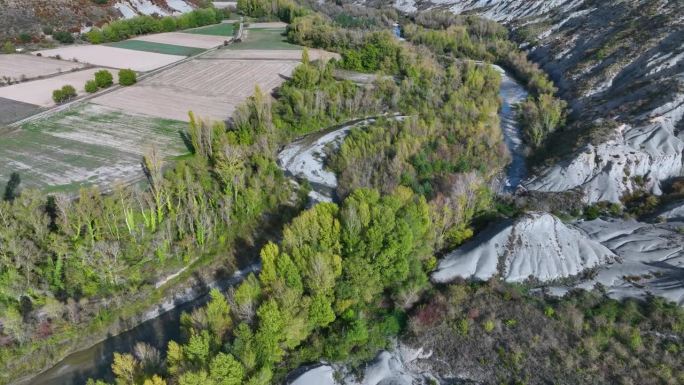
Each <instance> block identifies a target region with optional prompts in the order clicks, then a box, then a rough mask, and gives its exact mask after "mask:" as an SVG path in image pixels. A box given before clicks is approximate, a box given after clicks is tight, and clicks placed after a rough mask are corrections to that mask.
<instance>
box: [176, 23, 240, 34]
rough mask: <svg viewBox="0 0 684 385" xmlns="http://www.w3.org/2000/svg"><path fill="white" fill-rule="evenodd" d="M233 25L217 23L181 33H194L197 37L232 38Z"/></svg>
mask: <svg viewBox="0 0 684 385" xmlns="http://www.w3.org/2000/svg"><path fill="white" fill-rule="evenodd" d="M234 31H235V29H234V28H233V24H231V23H219V24H214V25H208V26H206V27H199V28H194V29H188V30H185V31H183V32H185V33H196V34H198V35H214V36H228V37H230V36H233V32H234Z"/></svg>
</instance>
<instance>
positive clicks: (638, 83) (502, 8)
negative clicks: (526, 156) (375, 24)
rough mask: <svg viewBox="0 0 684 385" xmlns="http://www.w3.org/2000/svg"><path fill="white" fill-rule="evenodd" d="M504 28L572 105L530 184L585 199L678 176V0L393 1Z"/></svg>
mask: <svg viewBox="0 0 684 385" xmlns="http://www.w3.org/2000/svg"><path fill="white" fill-rule="evenodd" d="M395 7H397V8H399V9H401V10H403V11H405V12H408V13H411V12H415V11H416V10H423V9H430V8H442V9H449V10H450V11H452V12H454V13H463V12H465V13H477V14H480V15H483V16H485V17H489V18H492V19H495V20H499V21H503V22H505V23H507V24H508V25H509V27H511V29H512V30H513V32H514V35H515V36H516V37H517V39H518V40H519V42H520V43H521V44H522V46H523V47H525V48H527V49H528V50H529V53H530V56H531V57H532V59H534V60H535V61H536V62H537V63H539V64H540V65H541V66H542V68H543V69H544V70H545V71H546V72H548V73H549V74H550V75H551V76H552V78H553V79H554V81H555V82H556V84H557V85H558V87H559V94H560V95H561V96H562V97H563V98H564V99H566V100H567V101H568V102H570V104H571V106H572V107H573V118H574V119H573V120H572V121H571V123H570V124H569V125H568V126H567V127H566V128H565V129H564V130H561V131H560V132H558V133H556V135H555V137H551V138H550V140H549V142H548V143H547V151H545V152H543V153H542V154H539V155H538V156H537V161H539V162H540V163H541V165H542V166H540V167H539V168H538V169H537V177H535V178H533V179H532V180H530V181H528V182H527V183H526V187H527V188H528V189H530V190H539V191H546V192H563V191H568V190H573V189H576V190H581V191H582V192H583V193H584V195H585V198H586V201H587V202H589V203H592V202H597V201H612V202H617V201H619V200H620V199H621V198H624V197H625V196H626V195H629V194H632V193H634V192H636V191H640V190H645V191H648V192H652V193H655V194H660V193H661V192H662V189H663V188H664V187H666V186H667V184H668V183H669V181H670V180H671V179H672V178H674V177H677V176H680V175H681V174H682V151H683V150H684V142H683V141H682V139H683V138H684V134H683V133H682V131H683V130H682V129H683V128H684V124H683V123H682V115H683V114H684V43H682V42H684V18H683V17H682V14H683V9H684V8H683V7H684V2H682V1H681V0H670V1H668V0H647V1H599V0H584V1H581V0H567V1H562V0H559V1H520V0H498V1H475V0H471V1H455V0H454V1H450V0H445V1H444V0H441V1H433V2H429V1H418V2H414V1H410V0H409V1H402V0H399V1H397V2H396V3H395Z"/></svg>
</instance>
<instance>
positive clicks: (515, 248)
mask: <svg viewBox="0 0 684 385" xmlns="http://www.w3.org/2000/svg"><path fill="white" fill-rule="evenodd" d="M614 259H615V255H614V254H613V252H611V251H610V250H609V249H607V248H606V247H604V246H603V245H601V244H600V243H598V242H596V241H594V240H591V239H589V238H588V237H587V236H586V235H585V234H584V233H583V232H582V231H580V230H578V229H577V228H575V227H573V226H571V225H566V224H564V223H563V222H561V220H560V219H558V218H556V217H555V216H553V215H551V214H547V213H531V214H527V215H525V216H523V217H522V218H520V219H517V220H515V221H508V222H505V223H503V224H502V225H500V226H497V227H494V228H491V229H489V230H488V231H484V232H483V233H481V234H480V235H478V236H477V237H476V238H475V239H474V240H472V241H470V242H468V243H467V244H466V245H464V246H463V247H460V248H458V249H456V250H454V251H453V252H451V253H450V254H448V255H447V256H446V257H445V258H444V259H443V260H442V261H441V262H440V264H439V266H438V268H437V271H435V272H434V273H433V274H432V280H433V281H435V282H449V281H451V280H453V279H455V278H457V277H462V278H474V279H478V280H487V279H489V278H491V277H493V276H495V275H497V274H499V275H500V276H501V277H502V278H503V279H504V280H506V281H509V282H522V281H525V280H526V279H528V278H530V277H533V278H535V279H537V280H539V281H552V280H555V279H558V278H564V277H571V276H574V275H578V274H580V273H582V272H583V271H585V270H586V269H590V268H593V267H596V266H599V265H602V264H606V263H611V262H613V261H614ZM499 269H501V271H499Z"/></svg>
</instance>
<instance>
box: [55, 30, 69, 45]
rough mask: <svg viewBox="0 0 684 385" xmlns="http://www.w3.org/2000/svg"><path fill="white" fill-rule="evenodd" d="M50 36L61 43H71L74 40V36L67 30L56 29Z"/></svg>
mask: <svg viewBox="0 0 684 385" xmlns="http://www.w3.org/2000/svg"><path fill="white" fill-rule="evenodd" d="M52 37H53V38H54V39H55V40H57V41H58V42H60V43H62V44H71V43H73V42H74V36H73V35H72V34H71V33H69V32H67V31H57V32H55V33H53V34H52Z"/></svg>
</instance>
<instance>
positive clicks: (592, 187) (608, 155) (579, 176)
mask: <svg viewBox="0 0 684 385" xmlns="http://www.w3.org/2000/svg"><path fill="white" fill-rule="evenodd" d="M682 99H684V95H682ZM683 112H684V103H682V102H680V104H679V105H678V106H677V107H676V108H675V109H673V110H671V111H670V112H669V113H668V115H669V116H665V115H660V116H658V117H653V118H652V119H650V120H649V122H648V123H647V124H645V125H642V126H638V127H631V126H628V125H625V124H623V125H621V126H620V127H618V129H617V130H616V131H615V132H614V135H613V138H611V139H609V140H607V141H605V142H604V143H601V144H599V145H596V146H594V145H592V144H587V145H586V146H585V147H584V148H583V149H582V150H581V151H579V152H577V153H576V154H575V155H574V156H573V157H571V158H570V159H567V160H565V161H562V162H560V163H558V164H556V165H554V166H552V167H550V168H548V169H546V170H544V171H542V172H541V173H540V174H538V175H536V176H534V177H532V178H530V179H529V180H527V181H525V182H524V183H523V186H524V187H525V188H526V189H528V190H535V191H543V192H562V191H567V190H571V189H580V190H581V191H583V192H584V199H585V202H587V203H595V202H600V201H610V202H619V201H620V198H621V197H622V196H624V195H625V194H628V193H631V192H634V191H636V190H639V189H642V188H645V189H647V190H649V191H651V192H653V193H655V194H660V193H661V192H662V190H661V183H662V182H663V181H665V180H667V179H669V178H672V177H675V176H679V175H680V174H681V173H682V152H683V151H684V141H682V140H681V139H679V138H678V137H677V136H675V131H674V125H673V124H672V123H671V122H678V121H679V119H681V116H682V113H683ZM637 177H638V178H637Z"/></svg>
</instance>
